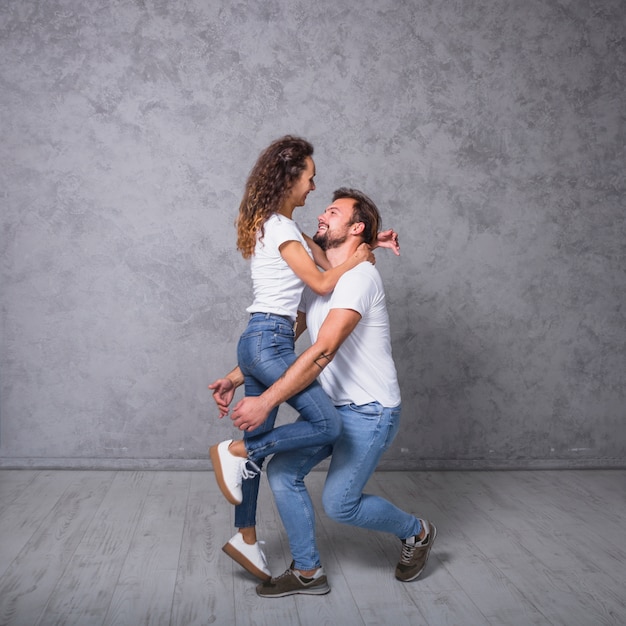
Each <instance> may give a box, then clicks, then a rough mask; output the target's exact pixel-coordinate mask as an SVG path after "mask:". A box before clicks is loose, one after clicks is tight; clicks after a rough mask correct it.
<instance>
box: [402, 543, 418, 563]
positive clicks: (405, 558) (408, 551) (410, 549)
mask: <svg viewBox="0 0 626 626" xmlns="http://www.w3.org/2000/svg"><path fill="white" fill-rule="evenodd" d="M418 547H419V546H416V545H415V544H413V545H412V546H411V545H409V544H408V543H403V544H402V554H401V555H400V561H402V563H409V562H410V560H411V557H412V556H413V553H414V552H415V548H418Z"/></svg>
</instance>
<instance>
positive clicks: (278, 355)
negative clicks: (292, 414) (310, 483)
mask: <svg viewBox="0 0 626 626" xmlns="http://www.w3.org/2000/svg"><path fill="white" fill-rule="evenodd" d="M294 340H295V336H294V331H293V324H292V323H291V322H290V321H289V320H288V319H286V318H284V317H282V316H280V315H274V314H272V313H253V314H252V315H251V316H250V321H249V322H248V326H247V328H246V330H245V331H244V332H243V334H242V335H241V337H240V339H239V344H238V346H237V360H238V363H239V367H240V368H241V371H242V372H243V374H244V384H245V393H246V396H259V395H261V394H262V393H263V392H264V391H265V390H266V389H267V388H268V387H270V386H271V385H272V384H273V383H275V382H276V381H277V380H278V379H279V378H280V377H281V376H282V375H283V374H284V373H285V371H286V370H287V369H288V368H289V366H290V365H291V364H292V363H293V362H294V361H295V360H296V358H297V356H296V353H295V350H294ZM288 403H289V404H290V405H291V406H292V407H293V408H294V409H295V410H296V411H298V413H299V414H300V418H299V419H298V420H297V421H295V422H293V423H291V424H285V425H283V426H278V427H276V428H274V422H275V421H276V415H277V413H278V408H276V409H274V410H273V411H272V412H271V413H270V415H269V416H268V418H267V420H265V422H264V423H263V424H262V425H261V426H259V427H258V428H256V429H255V430H253V431H245V433H244V440H245V442H246V449H247V451H248V458H249V459H251V460H252V461H254V462H255V463H256V464H257V465H258V466H259V467H260V466H261V465H262V463H263V459H264V458H265V457H266V456H267V455H269V454H275V453H277V452H283V451H288V450H294V449H299V448H305V447H309V446H322V445H325V444H329V443H333V442H334V441H335V440H336V439H337V437H338V436H339V433H340V432H341V418H340V416H339V413H338V412H337V409H335V407H334V406H333V403H332V402H331V401H330V398H329V397H328V396H327V395H326V393H325V392H324V390H323V389H322V387H321V385H320V384H319V383H318V382H317V381H315V382H313V383H312V384H311V385H309V386H308V387H307V388H306V389H304V390H303V391H301V392H300V393H298V394H296V395H295V396H293V397H292V398H290V399H289V400H288ZM258 491H259V476H258V475H257V476H256V477H255V478H250V479H247V480H244V481H243V484H242V492H243V501H242V503H241V504H240V505H238V506H237V507H235V526H236V527H237V528H248V527H250V526H255V525H256V506H257V497H258Z"/></svg>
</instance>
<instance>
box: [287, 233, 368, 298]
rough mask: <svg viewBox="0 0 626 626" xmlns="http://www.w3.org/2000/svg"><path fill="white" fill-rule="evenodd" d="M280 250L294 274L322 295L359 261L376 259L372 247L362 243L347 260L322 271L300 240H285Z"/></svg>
mask: <svg viewBox="0 0 626 626" xmlns="http://www.w3.org/2000/svg"><path fill="white" fill-rule="evenodd" d="M279 250H280V255H281V256H282V257H283V259H285V262H286V263H287V265H289V267H290V268H291V269H292V270H293V272H294V274H295V275H296V276H297V277H298V278H299V279H300V280H301V281H302V282H303V283H304V284H305V285H307V286H308V287H310V288H311V289H312V290H313V291H314V292H315V293H317V294H319V295H321V296H325V295H326V294H328V293H330V292H331V291H332V290H333V289H334V288H335V285H336V284H337V281H338V280H339V279H340V278H341V276H343V274H345V273H346V272H347V271H348V270H351V269H352V268H353V267H356V266H357V265H358V264H359V263H363V261H369V260H370V257H371V259H372V261H374V255H373V254H372V252H371V250H370V247H369V246H368V245H367V244H365V243H362V244H361V245H360V246H359V247H358V248H357V250H356V252H355V253H354V254H353V255H352V256H351V257H350V258H349V259H348V260H347V261H345V262H344V263H342V264H341V265H338V266H337V267H333V268H330V269H328V270H326V271H324V272H322V271H321V270H320V269H319V268H318V267H317V266H316V265H315V261H313V259H312V258H311V257H310V256H309V253H308V252H307V251H306V250H305V248H304V246H303V245H302V244H301V243H300V242H299V241H296V240H295V239H292V240H290V241H285V242H284V243H283V244H282V245H281V246H280V248H279Z"/></svg>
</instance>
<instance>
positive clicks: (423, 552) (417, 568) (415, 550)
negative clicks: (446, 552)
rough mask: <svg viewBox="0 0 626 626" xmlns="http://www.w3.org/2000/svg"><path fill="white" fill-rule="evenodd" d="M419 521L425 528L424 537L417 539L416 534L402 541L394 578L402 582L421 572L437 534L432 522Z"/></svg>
mask: <svg viewBox="0 0 626 626" xmlns="http://www.w3.org/2000/svg"><path fill="white" fill-rule="evenodd" d="M420 521H421V522H422V524H423V525H424V527H425V528H426V537H425V538H424V539H423V540H422V541H419V539H418V538H417V535H416V536H415V537H409V539H404V540H403V541H402V554H401V555H400V561H399V563H398V565H397V566H396V578H397V579H398V580H401V581H402V582H403V583H408V582H409V581H411V580H415V579H416V578H417V577H418V576H419V575H420V574H421V573H422V571H423V569H424V567H426V561H427V560H428V555H429V554H430V549H431V548H432V547H433V543H434V542H435V537H436V536H437V529H436V528H435V525H434V524H431V523H430V522H428V521H426V520H420Z"/></svg>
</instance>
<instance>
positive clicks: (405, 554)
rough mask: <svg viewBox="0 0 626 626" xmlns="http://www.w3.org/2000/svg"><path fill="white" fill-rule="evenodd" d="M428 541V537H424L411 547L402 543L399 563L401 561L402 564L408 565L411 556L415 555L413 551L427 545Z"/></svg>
mask: <svg viewBox="0 0 626 626" xmlns="http://www.w3.org/2000/svg"><path fill="white" fill-rule="evenodd" d="M428 540H429V535H426V537H424V539H422V541H420V543H414V544H412V545H411V544H408V543H403V544H402V554H401V555H400V561H402V562H403V563H409V561H410V560H411V558H412V557H413V554H414V553H415V550H416V549H417V548H423V547H424V546H426V545H428Z"/></svg>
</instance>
